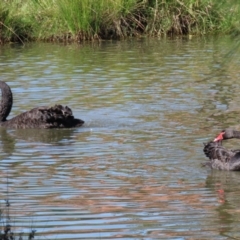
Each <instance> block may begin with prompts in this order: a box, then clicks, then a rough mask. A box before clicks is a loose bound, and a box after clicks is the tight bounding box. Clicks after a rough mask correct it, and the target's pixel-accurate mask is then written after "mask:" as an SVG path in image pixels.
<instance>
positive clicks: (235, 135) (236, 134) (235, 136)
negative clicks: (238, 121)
mask: <svg viewBox="0 0 240 240" xmlns="http://www.w3.org/2000/svg"><path fill="white" fill-rule="evenodd" d="M233 137H234V138H240V131H236V130H234V131H233Z"/></svg>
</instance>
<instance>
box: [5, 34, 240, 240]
mask: <svg viewBox="0 0 240 240" xmlns="http://www.w3.org/2000/svg"><path fill="white" fill-rule="evenodd" d="M236 44H237V41H236V40H234V39H231V38H229V37H225V38H224V37H221V38H201V39H191V40H186V39H185V40H183V39H181V40H180V39H176V40H163V39H162V40H158V39H152V40H132V41H122V42H102V43H99V44H89V45H84V46H79V45H67V46H64V45H57V44H55V45H54V44H48V43H45V44H29V45H26V46H24V47H22V46H4V47H1V48H0V73H1V74H0V80H4V81H6V82H7V83H8V84H9V85H10V86H11V87H12V91H13V94H14V106H13V109H12V112H11V114H10V117H13V116H15V115H16V114H19V113H21V112H22V111H25V110H29V109H31V108H32V107H36V106H41V105H54V104H55V103H59V104H63V105H68V106H69V107H71V108H72V110H73V112H74V115H75V117H78V118H81V119H83V120H85V124H84V126H83V127H82V128H78V129H70V130H5V129H1V130H0V131H1V132H0V138H1V142H0V143H1V145H0V147H1V152H0V159H1V164H0V174H1V180H0V187H1V191H0V199H1V208H2V211H3V213H4V214H5V215H4V214H3V215H1V218H2V219H1V220H2V221H3V222H6V221H8V220H7V219H6V218H4V216H6V215H7V209H6V207H5V205H6V203H5V199H7V198H8V199H9V201H10V204H11V206H10V210H9V211H10V216H11V219H10V223H11V225H12V226H13V227H14V228H13V231H14V232H15V233H19V232H22V233H24V234H28V233H29V232H30V231H31V229H35V230H37V232H36V236H35V239H239V238H240V232H239V224H240V202H239V197H240V187H239V183H240V173H238V172H234V173H231V172H230V173H229V172H220V171H211V170H209V169H206V168H202V167H201V163H202V162H204V161H205V160H206V158H205V156H204V154H203V152H202V148H203V145H202V144H203V142H207V141H209V140H210V139H212V138H213V137H215V136H216V134H217V133H218V132H219V131H220V130H222V129H223V128H225V127H227V126H230V125H236V124H239V123H240V118H239V112H240V105H239V104H240V95H239V92H240V84H239V79H240V69H239V63H240V54H239V50H238V48H236ZM228 145H230V146H232V147H236V146H238V145H239V144H238V142H237V141H231V142H230V143H228ZM7 192H8V193H7Z"/></svg>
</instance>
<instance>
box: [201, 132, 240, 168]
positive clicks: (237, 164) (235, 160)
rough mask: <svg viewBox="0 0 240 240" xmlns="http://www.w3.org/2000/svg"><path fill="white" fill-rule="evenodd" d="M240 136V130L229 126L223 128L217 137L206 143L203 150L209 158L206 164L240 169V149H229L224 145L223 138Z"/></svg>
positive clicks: (213, 166)
mask: <svg viewBox="0 0 240 240" xmlns="http://www.w3.org/2000/svg"><path fill="white" fill-rule="evenodd" d="M230 138H240V131H236V130H233V129H231V128H228V129H226V130H223V131H222V132H221V133H220V134H219V135H218V136H217V137H216V138H215V139H214V141H211V142H209V143H207V144H204V148H203V151H204V153H205V155H206V156H207V157H208V158H209V160H210V161H209V162H207V163H205V164H204V165H205V166H209V167H211V168H213V169H218V170H228V171H240V149H239V150H229V149H226V148H225V147H223V146H222V140H226V139H230Z"/></svg>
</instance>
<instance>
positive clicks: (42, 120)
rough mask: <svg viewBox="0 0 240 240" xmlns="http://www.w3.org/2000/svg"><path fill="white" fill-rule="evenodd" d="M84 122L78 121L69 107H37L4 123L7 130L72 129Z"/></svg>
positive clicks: (2, 124)
mask: <svg viewBox="0 0 240 240" xmlns="http://www.w3.org/2000/svg"><path fill="white" fill-rule="evenodd" d="M83 123H84V121H82V120H81V119H76V118H74V116H73V115H72V110H71V109H70V108H69V107H67V106H66V107H63V106H62V105H55V106H53V107H36V108H33V109H32V110H30V111H28V112H23V113H21V114H19V115H18V116H16V117H14V118H12V119H10V120H8V121H6V122H2V123H1V126H3V127H7V128H72V127H80V126H82V125H83Z"/></svg>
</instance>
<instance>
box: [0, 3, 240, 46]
mask: <svg viewBox="0 0 240 240" xmlns="http://www.w3.org/2000/svg"><path fill="white" fill-rule="evenodd" d="M239 22H240V2H239V0H229V1H225V0H71V1H69V0H2V1H0V43H3V42H7V41H18V42H25V41H30V40H53V41H56V40H60V41H83V40H94V39H120V38H125V37H131V36H135V37H136V36H143V35H148V36H159V35H190V34H191V35H193V34H198V35H199V34H206V33H216V32H217V33H232V32H235V33H238V32H239V30H240V24H239Z"/></svg>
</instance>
